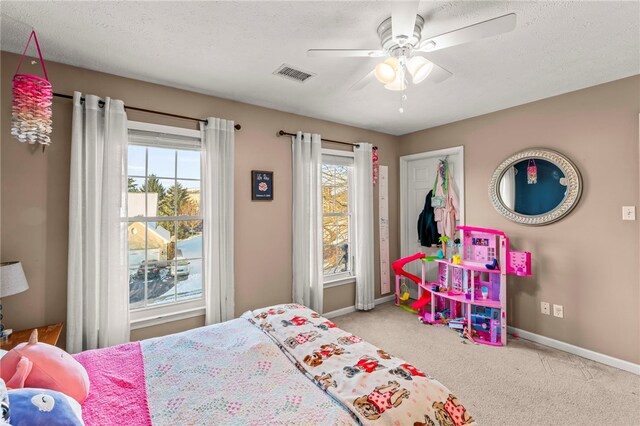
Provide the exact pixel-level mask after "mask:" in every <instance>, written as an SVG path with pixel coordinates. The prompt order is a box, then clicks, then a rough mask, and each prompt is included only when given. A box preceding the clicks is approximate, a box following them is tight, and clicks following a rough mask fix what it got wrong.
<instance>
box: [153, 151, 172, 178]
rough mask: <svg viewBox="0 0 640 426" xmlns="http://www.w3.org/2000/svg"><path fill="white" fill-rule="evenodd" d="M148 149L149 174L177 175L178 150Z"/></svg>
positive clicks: (169, 176)
mask: <svg viewBox="0 0 640 426" xmlns="http://www.w3.org/2000/svg"><path fill="white" fill-rule="evenodd" d="M147 149H148V153H147V155H148V160H147V161H148V164H147V167H148V170H147V173H148V174H149V175H155V176H158V177H164V178H172V177H175V176H176V150H175V149H166V148H147Z"/></svg>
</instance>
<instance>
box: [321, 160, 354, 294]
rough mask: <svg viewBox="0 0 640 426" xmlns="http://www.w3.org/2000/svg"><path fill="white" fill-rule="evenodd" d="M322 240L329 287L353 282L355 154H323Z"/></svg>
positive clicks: (326, 281)
mask: <svg viewBox="0 0 640 426" xmlns="http://www.w3.org/2000/svg"><path fill="white" fill-rule="evenodd" d="M322 153H323V155H322V240H323V256H322V258H323V264H322V269H323V275H324V282H325V286H332V285H338V284H342V283H348V282H353V281H354V280H355V275H354V270H353V256H354V253H355V250H354V246H353V243H354V241H355V238H354V236H355V226H354V223H353V202H352V197H353V188H352V182H353V153H351V152H348V151H335V150H326V149H325V150H323V151H322Z"/></svg>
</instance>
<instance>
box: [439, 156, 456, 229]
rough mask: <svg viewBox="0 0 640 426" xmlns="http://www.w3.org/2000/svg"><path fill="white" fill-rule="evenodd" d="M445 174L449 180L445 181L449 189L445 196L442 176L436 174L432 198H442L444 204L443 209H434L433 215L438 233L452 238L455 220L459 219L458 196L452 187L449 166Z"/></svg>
mask: <svg viewBox="0 0 640 426" xmlns="http://www.w3.org/2000/svg"><path fill="white" fill-rule="evenodd" d="M447 173H449V179H447V180H448V183H449V188H448V189H447V193H446V194H445V193H444V190H443V188H442V184H443V182H442V176H441V175H440V173H438V177H437V182H436V193H435V194H434V196H438V197H444V198H445V204H444V207H439V208H434V209H433V213H434V218H435V221H436V223H437V224H438V233H439V234H440V235H446V236H447V237H449V238H453V236H454V234H455V233H456V219H458V218H459V204H458V195H457V194H456V190H455V188H454V185H453V177H452V176H451V166H449V167H448V171H447Z"/></svg>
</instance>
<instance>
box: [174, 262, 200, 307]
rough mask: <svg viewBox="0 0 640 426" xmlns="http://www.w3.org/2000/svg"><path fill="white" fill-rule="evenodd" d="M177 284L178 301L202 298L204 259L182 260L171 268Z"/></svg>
mask: <svg viewBox="0 0 640 426" xmlns="http://www.w3.org/2000/svg"><path fill="white" fill-rule="evenodd" d="M171 273H172V275H175V276H176V278H177V280H178V283H177V300H186V299H197V298H199V297H202V259H195V260H193V259H191V260H189V259H180V258H178V260H176V261H174V266H173V267H172V268H171Z"/></svg>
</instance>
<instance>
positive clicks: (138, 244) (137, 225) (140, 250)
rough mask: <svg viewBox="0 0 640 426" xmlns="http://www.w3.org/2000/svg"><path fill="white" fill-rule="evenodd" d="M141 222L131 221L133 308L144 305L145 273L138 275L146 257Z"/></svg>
mask: <svg viewBox="0 0 640 426" xmlns="http://www.w3.org/2000/svg"><path fill="white" fill-rule="evenodd" d="M144 229H145V228H144V224H143V223H141V222H129V225H128V226H127V239H128V242H129V303H130V305H131V308H134V309H135V308H139V307H142V306H144V274H143V275H142V277H139V276H138V268H139V267H140V265H141V264H142V263H143V262H144V259H145V251H144V250H145V231H144Z"/></svg>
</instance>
